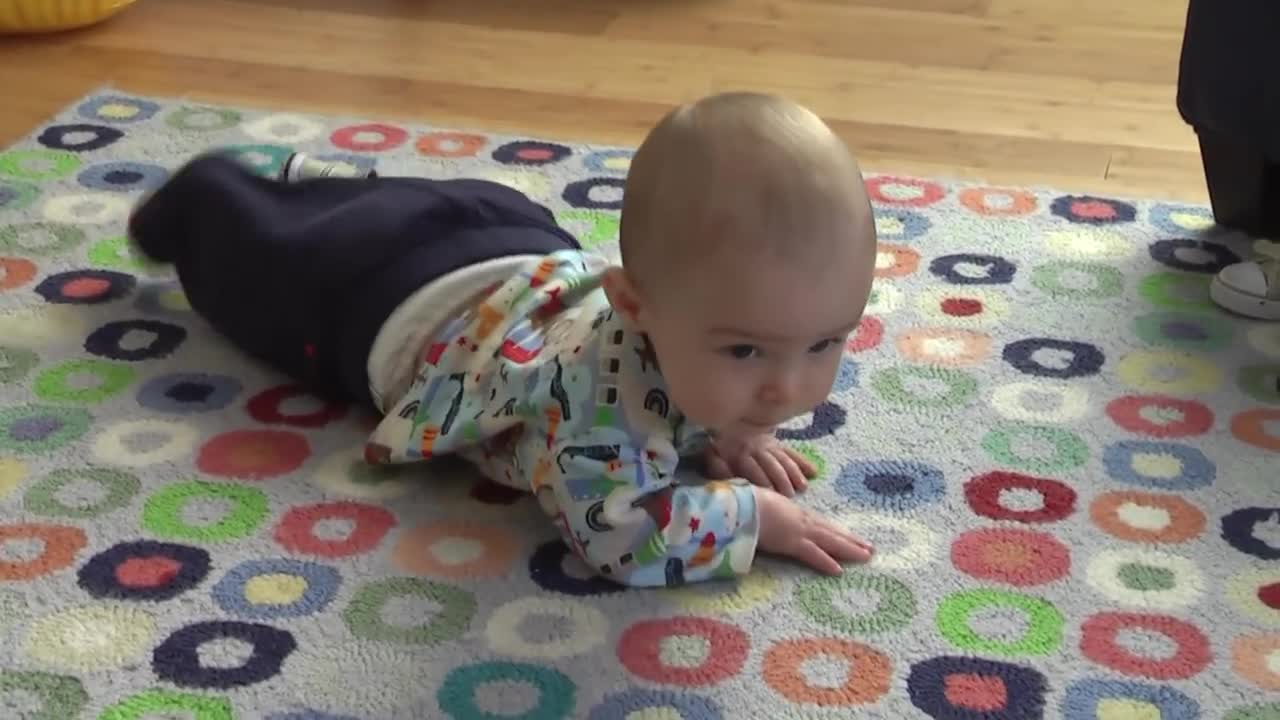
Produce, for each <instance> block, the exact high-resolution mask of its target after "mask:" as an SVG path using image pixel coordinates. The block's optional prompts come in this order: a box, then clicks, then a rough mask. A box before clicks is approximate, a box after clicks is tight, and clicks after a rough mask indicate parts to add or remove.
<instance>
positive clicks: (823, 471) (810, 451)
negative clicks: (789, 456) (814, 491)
mask: <svg viewBox="0 0 1280 720" xmlns="http://www.w3.org/2000/svg"><path fill="white" fill-rule="evenodd" d="M791 449H792V450H795V451H796V452H797V453H799V454H800V455H803V456H804V457H805V458H807V459H808V460H809V462H811V463H813V469H814V471H815V472H814V474H813V477H812V478H809V482H810V483H815V482H818V481H819V480H825V479H826V478H827V459H826V458H825V457H823V456H822V453H820V452H818V449H817V448H815V447H814V446H813V445H811V444H809V443H803V442H802V443H796V444H795V445H793V446H791Z"/></svg>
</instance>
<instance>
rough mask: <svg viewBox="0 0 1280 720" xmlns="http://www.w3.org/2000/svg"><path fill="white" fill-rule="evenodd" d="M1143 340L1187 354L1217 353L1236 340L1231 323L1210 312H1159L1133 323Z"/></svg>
mask: <svg viewBox="0 0 1280 720" xmlns="http://www.w3.org/2000/svg"><path fill="white" fill-rule="evenodd" d="M1133 327H1134V332H1135V333H1136V334H1137V335H1138V337H1139V338H1140V339H1142V340H1143V341H1145V342H1147V343H1150V344H1152V345H1163V346H1165V347H1169V348H1173V349H1175V350H1183V351H1186V352H1214V351H1217V350H1222V349H1223V348H1226V347H1229V346H1230V345H1231V342H1232V340H1233V339H1234V337H1235V328H1234V327H1233V325H1232V324H1231V323H1224V322H1221V321H1220V320H1219V319H1218V318H1217V317H1215V316H1213V315H1209V314H1208V313H1197V312H1176V311H1158V312H1153V313H1147V314H1146V315H1141V316H1139V317H1138V318H1137V319H1135V320H1134V322H1133Z"/></svg>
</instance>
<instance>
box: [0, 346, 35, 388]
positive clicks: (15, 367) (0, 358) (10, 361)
mask: <svg viewBox="0 0 1280 720" xmlns="http://www.w3.org/2000/svg"><path fill="white" fill-rule="evenodd" d="M39 364H40V356H39V355H36V354H35V353H34V352H32V351H30V350H27V349H26V348H19V347H4V346H3V345H0V385H8V384H11V383H19V382H22V380H23V378H25V377H26V376H27V373H29V372H31V370H32V368H34V367H35V366H36V365H39Z"/></svg>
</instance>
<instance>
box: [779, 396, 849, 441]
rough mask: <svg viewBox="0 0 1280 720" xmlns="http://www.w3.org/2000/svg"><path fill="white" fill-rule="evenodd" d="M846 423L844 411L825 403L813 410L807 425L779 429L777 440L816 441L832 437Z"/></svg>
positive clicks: (830, 403)
mask: <svg viewBox="0 0 1280 720" xmlns="http://www.w3.org/2000/svg"><path fill="white" fill-rule="evenodd" d="M847 421H848V416H847V414H846V413H845V409H844V408H842V407H840V406H839V405H836V404H835V403H833V402H831V401H826V402H824V403H822V404H821V405H819V406H818V407H816V408H814V410H813V412H812V413H810V414H809V423H808V425H805V426H804V427H784V428H779V429H778V432H777V435H778V439H779V440H792V441H794V440H818V439H820V438H824V437H827V436H828V435H834V434H835V432H836V431H837V430H839V429H840V428H842V427H844V425H845V423H846V422H847Z"/></svg>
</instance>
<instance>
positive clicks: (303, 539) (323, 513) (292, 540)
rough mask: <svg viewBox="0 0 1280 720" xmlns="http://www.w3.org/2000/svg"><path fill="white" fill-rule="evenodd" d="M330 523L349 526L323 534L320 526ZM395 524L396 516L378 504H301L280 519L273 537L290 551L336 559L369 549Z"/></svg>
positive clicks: (375, 545) (380, 540)
mask: <svg viewBox="0 0 1280 720" xmlns="http://www.w3.org/2000/svg"><path fill="white" fill-rule="evenodd" d="M331 523H338V524H341V525H346V526H348V527H347V528H346V529H345V530H344V531H341V532H338V533H336V534H331V533H328V532H326V533H323V534H321V530H320V526H321V525H328V524H331ZM395 524H396V516H395V515H393V514H392V513H391V512H390V511H388V510H386V509H384V508H381V507H378V506H376V505H365V504H363V503H358V502H351V501H340V502H330V503H320V504H318V505H298V506H295V507H292V508H290V509H289V510H288V512H286V513H285V514H284V516H283V517H282V518H280V522H279V524H277V525H276V528H275V532H274V537H275V541H276V542H277V543H278V544H279V545H280V547H282V548H284V549H285V550H288V551H289V552H292V553H298V554H302V555H314V556H316V557H322V558H329V559H336V558H343V557H351V556H353V555H363V554H364V553H367V552H369V551H370V550H372V549H373V548H375V547H377V546H378V544H379V543H381V542H382V539H383V538H384V537H386V535H387V533H388V532H390V531H391V528H393V527H394V526H395ZM335 535H336V536H335Z"/></svg>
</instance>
